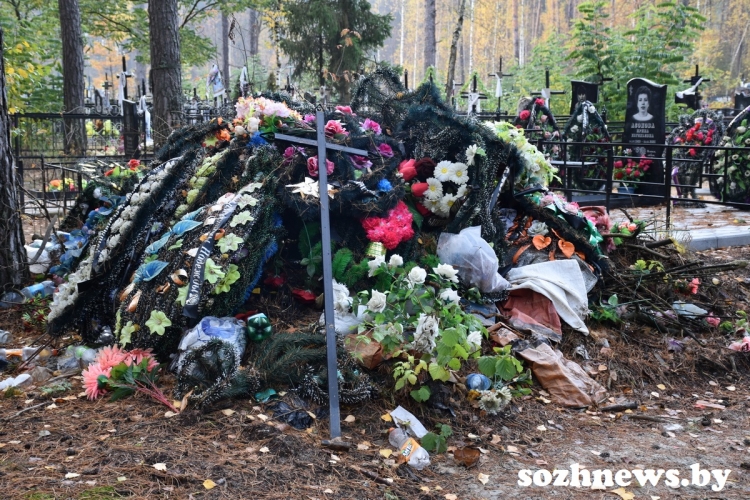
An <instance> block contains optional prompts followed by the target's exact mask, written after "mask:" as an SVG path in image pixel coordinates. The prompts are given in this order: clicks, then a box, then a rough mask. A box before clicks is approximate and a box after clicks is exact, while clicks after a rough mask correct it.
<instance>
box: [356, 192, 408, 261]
mask: <svg viewBox="0 0 750 500" xmlns="http://www.w3.org/2000/svg"><path fill="white" fill-rule="evenodd" d="M413 220H414V218H413V216H412V214H411V212H410V211H409V207H407V206H406V204H405V203H404V202H403V201H399V202H398V203H397V204H396V206H395V207H394V208H393V209H391V210H390V211H389V212H388V215H387V216H386V217H367V218H365V219H362V228H363V229H364V230H365V232H366V234H367V238H368V239H369V240H370V241H377V242H380V243H383V245H384V246H385V247H386V248H387V249H388V250H393V249H394V248H396V247H397V246H398V245H399V244H400V243H401V242H403V241H407V240H409V239H411V238H412V237H413V236H414V229H413V228H412V222H413Z"/></svg>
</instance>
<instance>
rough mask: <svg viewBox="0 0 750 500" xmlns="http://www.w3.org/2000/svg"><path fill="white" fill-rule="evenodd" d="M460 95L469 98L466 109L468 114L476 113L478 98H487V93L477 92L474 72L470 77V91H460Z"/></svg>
mask: <svg viewBox="0 0 750 500" xmlns="http://www.w3.org/2000/svg"><path fill="white" fill-rule="evenodd" d="M461 97H464V98H467V99H468V100H469V106H470V107H469V109H467V110H466V112H467V113H468V114H470V115H475V114H477V106H478V105H479V100H480V99H481V100H485V99H487V94H483V93H481V92H477V75H476V73H475V74H474V76H473V77H472V79H471V92H461Z"/></svg>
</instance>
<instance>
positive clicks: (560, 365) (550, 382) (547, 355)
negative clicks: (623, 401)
mask: <svg viewBox="0 0 750 500" xmlns="http://www.w3.org/2000/svg"><path fill="white" fill-rule="evenodd" d="M518 354H519V356H521V357H522V358H523V359H525V360H526V361H528V362H529V364H530V365H531V373H532V374H533V375H534V378H535V379H536V380H537V381H539V383H540V384H541V386H542V387H544V390H546V391H547V392H549V393H550V396H551V397H552V401H554V402H555V403H557V404H559V405H563V406H568V407H575V408H580V407H583V406H592V405H595V404H597V403H599V401H601V400H603V399H604V398H605V397H606V395H607V391H606V390H605V389H604V387H602V386H601V385H600V384H599V383H598V382H597V381H595V380H594V379H592V378H591V377H589V376H588V374H587V373H586V372H585V371H584V370H583V368H581V366H580V365H579V364H578V363H576V362H574V361H571V360H569V359H565V358H564V357H563V354H562V353H561V352H560V351H558V350H557V349H555V350H552V348H551V347H550V346H548V345H547V344H540V345H538V346H537V347H534V348H529V349H524V350H523V351H520V352H519V353H518Z"/></svg>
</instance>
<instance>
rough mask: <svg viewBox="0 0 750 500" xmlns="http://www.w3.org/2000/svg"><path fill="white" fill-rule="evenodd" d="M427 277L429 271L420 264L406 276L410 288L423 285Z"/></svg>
mask: <svg viewBox="0 0 750 500" xmlns="http://www.w3.org/2000/svg"><path fill="white" fill-rule="evenodd" d="M425 278H427V271H425V270H424V269H422V268H421V267H419V266H416V267H413V268H412V270H411V271H409V274H408V275H407V276H406V283H407V286H408V287H409V288H414V287H415V286H416V285H422V284H424V280H425Z"/></svg>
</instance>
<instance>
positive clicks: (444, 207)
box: [440, 194, 458, 216]
mask: <svg viewBox="0 0 750 500" xmlns="http://www.w3.org/2000/svg"><path fill="white" fill-rule="evenodd" d="M457 199H458V197H457V196H456V195H455V194H446V195H445V196H443V198H442V199H441V200H440V212H441V213H442V214H444V215H445V216H447V215H449V214H450V213H451V207H452V206H453V204H454V203H455V202H456V200H457Z"/></svg>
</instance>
